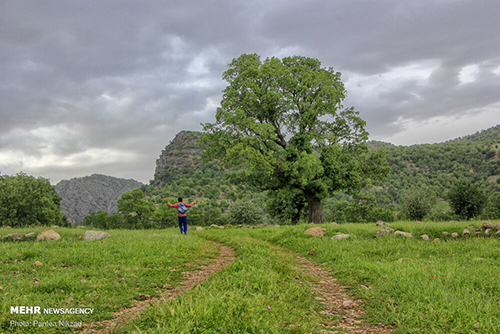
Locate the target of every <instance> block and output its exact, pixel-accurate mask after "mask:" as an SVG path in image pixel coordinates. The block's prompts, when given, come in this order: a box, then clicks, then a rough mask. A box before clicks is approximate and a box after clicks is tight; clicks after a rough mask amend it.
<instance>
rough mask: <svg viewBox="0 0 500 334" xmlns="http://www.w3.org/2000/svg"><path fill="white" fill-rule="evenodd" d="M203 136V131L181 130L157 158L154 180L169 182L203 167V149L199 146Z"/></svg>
mask: <svg viewBox="0 0 500 334" xmlns="http://www.w3.org/2000/svg"><path fill="white" fill-rule="evenodd" d="M201 136H202V133H201V132H196V131H181V132H179V133H178V134H177V135H176V136H175V138H174V139H172V141H171V142H170V143H169V144H168V145H167V146H166V147H165V148H164V149H163V150H162V152H161V154H160V157H159V158H158V159H157V160H156V169H155V176H154V180H155V181H159V182H167V183H168V182H170V181H172V180H173V179H175V178H176V177H179V176H182V175H192V173H193V172H195V171H197V170H199V169H201V168H202V162H201V154H202V150H201V149H200V148H199V147H198V139H200V138H201Z"/></svg>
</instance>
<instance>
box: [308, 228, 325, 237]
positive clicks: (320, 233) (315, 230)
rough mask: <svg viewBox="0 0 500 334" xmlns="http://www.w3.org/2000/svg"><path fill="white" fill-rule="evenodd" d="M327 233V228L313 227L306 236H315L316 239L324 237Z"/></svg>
mask: <svg viewBox="0 0 500 334" xmlns="http://www.w3.org/2000/svg"><path fill="white" fill-rule="evenodd" d="M325 233H326V228H322V227H319V226H316V227H311V228H310V229H308V230H306V231H305V232H304V234H310V235H314V236H315V237H322V236H323V234H325Z"/></svg>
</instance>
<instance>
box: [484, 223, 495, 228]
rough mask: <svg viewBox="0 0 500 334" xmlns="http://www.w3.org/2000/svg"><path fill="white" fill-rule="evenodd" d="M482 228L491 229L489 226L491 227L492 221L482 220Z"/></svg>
mask: <svg viewBox="0 0 500 334" xmlns="http://www.w3.org/2000/svg"><path fill="white" fill-rule="evenodd" d="M483 228H485V229H486V228H489V229H491V228H493V224H492V223H490V222H484V223H483Z"/></svg>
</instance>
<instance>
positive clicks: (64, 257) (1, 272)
mask: <svg viewBox="0 0 500 334" xmlns="http://www.w3.org/2000/svg"><path fill="white" fill-rule="evenodd" d="M493 223H496V222H493ZM481 224H482V222H456V223H429V222H423V223H420V224H417V223H415V222H398V223H393V224H391V226H392V227H393V228H394V229H396V230H402V231H406V232H410V233H412V234H413V238H411V239H405V238H402V237H398V236H395V235H388V236H383V237H380V238H376V239H375V238H373V234H374V233H375V231H376V230H377V227H376V226H375V224H344V225H338V226H331V225H329V224H325V225H322V227H325V228H326V229H327V230H328V232H327V233H326V234H325V235H324V236H323V237H313V236H309V235H304V231H305V230H306V229H307V228H309V227H311V226H309V225H298V226H283V227H261V228H256V229H254V230H250V229H235V228H233V229H226V230H219V229H216V230H205V231H190V235H188V236H183V237H181V236H180V235H178V231H177V230H176V229H173V228H172V229H167V230H161V231H124V230H114V231H108V232H109V233H110V234H111V235H112V237H111V238H109V239H106V240H104V241H103V242H102V243H101V242H100V241H83V240H80V239H78V237H79V236H80V235H82V234H83V231H81V230H76V229H58V232H59V233H60V234H61V236H62V240H61V241H56V242H48V241H47V242H37V241H24V242H6V241H3V242H0V249H1V250H2V252H1V253H2V257H1V259H0V261H1V263H0V287H2V289H0V326H1V329H2V331H6V332H16V331H17V332H36V331H39V332H64V331H71V330H72V328H70V327H64V326H62V327H61V326H58V327H50V328H48V327H34V326H31V327H29V328H27V327H21V326H11V321H17V322H22V321H25V322H31V323H32V322H33V321H34V320H38V321H41V320H43V321H49V322H50V321H59V320H61V319H66V320H68V321H73V322H77V321H81V322H83V323H91V322H96V321H100V320H103V319H107V318H110V317H111V315H110V312H112V311H116V310H119V309H120V308H123V307H126V306H130V305H131V303H132V301H133V300H134V299H140V298H141V297H143V296H144V295H147V296H151V297H153V296H157V295H158V293H159V291H161V290H162V289H161V287H162V286H163V284H165V283H168V284H171V285H173V286H177V285H179V284H180V278H181V275H180V272H181V271H186V270H187V269H186V268H189V267H186V266H185V264H186V263H188V262H189V263H194V262H196V261H205V260H206V259H207V258H210V257H214V256H217V254H218V250H217V247H215V246H214V245H213V244H212V243H210V242H209V240H213V241H217V242H221V243H224V244H226V245H228V246H230V247H232V248H233V249H234V250H235V251H236V255H237V256H238V258H237V259H236V260H235V261H234V262H232V263H231V264H229V265H228V266H227V267H226V268H225V269H224V270H223V271H221V272H219V273H216V274H215V275H214V276H212V277H211V278H210V279H208V280H207V281H205V282H203V283H202V284H200V285H199V286H198V287H197V288H195V289H192V290H190V291H188V292H186V293H184V294H182V295H180V296H178V297H177V298H176V299H173V300H166V301H165V302H161V303H157V304H156V305H155V306H153V307H150V308H149V309H147V310H146V311H145V312H144V313H143V314H142V315H141V316H139V317H138V318H137V319H136V320H135V321H134V322H131V323H129V324H128V325H127V326H126V327H124V328H122V329H120V331H121V332H123V333H126V332H141V333H146V332H148V333H319V332H320V330H321V329H323V328H325V327H323V326H321V325H320V324H322V325H327V326H329V327H326V328H330V329H331V330H334V328H335V322H336V320H337V319H335V318H332V317H330V316H326V315H322V314H320V311H321V310H322V309H323V308H324V307H325V306H323V305H321V304H320V303H319V302H318V301H317V300H315V299H314V297H315V296H314V295H313V294H312V292H311V291H310V290H309V289H308V288H307V286H306V285H305V284H303V283H301V282H302V281H303V280H308V279H311V278H308V277H304V276H303V275H302V274H301V273H300V272H299V271H298V269H296V266H297V262H296V255H302V256H306V254H307V252H309V251H310V250H311V249H315V250H316V252H315V253H314V254H313V255H307V257H309V258H310V259H311V260H313V261H315V262H316V263H318V264H322V265H323V267H324V268H327V269H328V270H329V271H330V272H331V273H332V276H333V277H335V278H338V279H339V281H340V282H342V283H343V284H344V285H346V286H348V287H349V290H350V293H351V294H352V295H353V298H361V299H363V300H365V302H364V305H365V313H366V317H365V319H364V321H366V322H369V323H373V324H378V323H383V324H385V325H391V326H394V327H395V333H497V332H500V330H499V329H500V308H499V305H500V293H499V291H498V290H499V288H500V266H498V260H499V257H500V246H499V243H500V238H499V237H497V236H495V235H492V236H489V237H487V236H484V235H483V234H478V235H475V233H474V232H473V231H471V232H472V233H471V236H469V237H459V238H456V239H454V238H452V237H446V238H443V235H442V232H443V231H447V232H449V233H450V234H451V233H452V232H459V233H460V234H461V232H462V231H463V229H464V228H465V227H466V226H471V225H474V226H475V227H480V226H481ZM31 231H32V230H22V231H20V233H27V232H31ZM39 231H41V229H38V230H36V231H35V232H39ZM16 232H18V231H16ZM337 232H342V233H347V234H350V235H351V237H350V238H348V239H343V240H336V241H334V240H331V239H330V238H331V237H332V236H333V235H335V234H336V233H337ZM7 233H13V232H12V230H8V231H7V230H5V229H0V235H5V234H7ZM153 234H158V235H159V236H153ZM420 234H428V235H429V236H430V238H431V240H432V239H433V238H437V237H439V238H441V239H442V242H440V243H434V242H432V241H423V240H421V238H420V237H419V235H420ZM34 261H39V262H41V263H42V265H35V264H34ZM298 276H300V279H297V278H298ZM35 278H36V279H37V280H39V282H35ZM23 305H26V306H28V305H29V306H40V307H42V308H81V307H92V308H95V311H94V313H93V314H92V315H74V314H69V315H50V314H41V315H27V314H24V315H21V314H10V307H11V306H23ZM339 316H341V313H340V314H339Z"/></svg>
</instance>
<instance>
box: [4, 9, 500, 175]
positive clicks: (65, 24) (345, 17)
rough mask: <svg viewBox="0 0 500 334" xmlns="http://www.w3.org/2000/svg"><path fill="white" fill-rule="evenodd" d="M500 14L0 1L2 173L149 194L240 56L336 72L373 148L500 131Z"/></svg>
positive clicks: (206, 115) (206, 117)
mask: <svg viewBox="0 0 500 334" xmlns="http://www.w3.org/2000/svg"><path fill="white" fill-rule="evenodd" d="M499 14H500V4H499V3H498V2H496V1H494V0H485V1H481V2H480V3H478V2H476V1H446V0H438V1H435V0H433V1H431V0H423V1H418V2H401V1H396V0H385V1H376V2H374V1H369V0H365V1H347V0H345V1H326V0H322V1H320V0H317V1H316V0H311V1H303V0H280V1H273V2H268V1H261V0H256V1H232V0H214V1H194V0H191V1H189V0H188V1H183V2H179V1H160V0H154V1H153V0H151V1H132V0H127V1H122V0H119V1H118V0H114V1H104V2H103V1H97V0H94V1H84V2H73V1H62V0H61V1H39V0H37V1H34V0H32V1H10V0H5V1H0V73H2V75H1V76H0V117H1V121H0V171H1V172H2V173H4V174H13V173H16V172H19V171H21V170H22V171H24V172H27V173H29V174H34V175H41V176H44V177H48V178H50V179H51V180H52V182H53V183H55V182H58V181H59V180H60V179H62V178H70V177H75V176H83V175H89V174H91V173H103V174H109V175H113V176H118V177H126V178H135V179H138V180H140V181H142V182H147V181H148V180H149V179H151V178H152V177H153V173H154V164H155V160H156V158H157V157H158V155H159V154H160V152H161V149H162V148H163V147H164V146H165V145H166V144H167V143H168V142H169V140H171V139H172V138H173V136H174V135H175V134H176V133H177V132H179V131H180V130H183V129H189V130H200V129H201V127H200V125H199V124H200V123H202V122H210V121H212V120H213V117H214V114H215V109H216V107H217V104H218V103H219V101H220V98H221V91H222V89H223V88H224V87H225V83H224V82H223V81H222V79H221V75H222V72H223V71H224V70H225V69H226V66H227V64H228V63H229V62H230V61H231V59H232V58H234V57H237V56H239V55H240V54H241V53H254V52H256V53H259V54H261V55H262V57H263V58H265V57H269V56H278V57H283V56H288V55H294V54H301V55H305V56H311V57H316V58H318V59H320V60H321V61H322V63H323V65H324V66H333V67H334V68H335V69H336V70H338V71H340V72H342V73H343V80H344V82H345V83H346V87H347V89H348V93H349V94H348V98H347V99H346V101H345V102H346V103H345V105H346V106H350V105H353V106H355V107H356V109H357V110H359V111H360V113H361V116H362V117H363V118H364V119H365V120H366V121H367V124H368V129H369V131H370V133H371V134H372V136H373V138H376V139H385V138H393V137H394V136H397V138H398V140H399V139H401V138H402V136H403V137H404V133H405V131H408V124H410V123H411V124H421V125H422V129H423V130H422V131H423V132H425V131H428V133H436V132H439V131H436V129H435V128H433V127H432V124H434V123H436V122H434V123H433V122H432V121H431V120H433V119H435V118H436V117H440V119H441V118H442V119H446V122H453V120H458V119H464V118H468V117H476V119H477V115H484V117H483V118H484V119H485V120H487V121H488V122H490V123H491V122H492V120H493V122H496V123H500V112H498V109H499V108H500V107H499V106H500V96H499V95H498V87H499V84H500V56H499V55H500V43H499V42H500V38H499V37H498V31H500V22H499V20H498V19H497V18H498V16H499ZM471 119H472V118H471ZM443 122H444V121H443ZM485 122H486V121H485ZM440 124H441V123H440ZM484 124H486V123H484ZM424 125H425V126H427V127H424ZM493 125H495V124H486V125H485V126H486V127H489V126H493ZM472 126H478V125H477V122H471V128H467V129H464V130H463V131H468V133H474V132H475V131H477V130H479V129H477V128H472ZM441 132H442V131H441ZM465 134H467V133H462V134H461V135H465ZM442 135H444V136H445V135H446V134H445V133H444V134H442ZM423 137H425V138H422V139H421V140H420V141H426V140H435V139H429V138H430V137H431V136H425V133H424V136H423ZM394 138H396V137H394ZM433 138H434V137H433ZM445 139H450V138H449V137H444V138H441V140H445ZM408 140H414V139H413V137H412V138H411V139H410V137H408ZM408 140H407V141H408ZM403 141H404V140H403ZM417 141H418V139H417V140H414V142H417Z"/></svg>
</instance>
